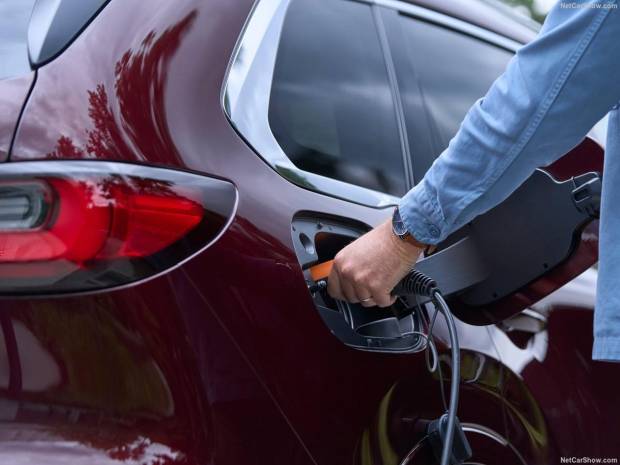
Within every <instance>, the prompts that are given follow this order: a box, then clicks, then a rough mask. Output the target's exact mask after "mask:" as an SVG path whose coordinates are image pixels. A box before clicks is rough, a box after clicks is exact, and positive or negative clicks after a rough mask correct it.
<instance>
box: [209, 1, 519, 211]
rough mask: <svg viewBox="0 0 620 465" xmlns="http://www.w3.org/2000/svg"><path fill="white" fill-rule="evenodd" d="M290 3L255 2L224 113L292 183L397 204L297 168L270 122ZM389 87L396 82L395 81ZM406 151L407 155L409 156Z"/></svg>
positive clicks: (446, 21)
mask: <svg viewBox="0 0 620 465" xmlns="http://www.w3.org/2000/svg"><path fill="white" fill-rule="evenodd" d="M290 1H291V0H257V1H256V2H255V3H254V6H253V8H252V11H251V12H250V15H249V17H248V19H247V20H246V23H245V25H244V27H243V30H242V32H241V35H240V37H239V39H238V41H237V44H236V46H235V49H234V52H233V54H232V57H231V60H230V63H229V65H228V69H227V71H226V75H225V78H224V84H223V87H222V93H221V105H222V108H223V110H224V114H225V115H226V117H227V118H228V120H229V122H230V123H231V125H232V126H233V128H234V129H235V130H236V131H237V132H238V133H239V135H240V136H241V137H242V138H243V139H244V140H245V141H246V142H247V143H248V144H249V145H250V146H251V147H252V149H253V150H254V151H255V152H256V153H257V154H258V155H259V156H260V157H261V158H263V160H265V162H267V164H268V165H270V166H271V167H272V168H273V169H274V170H275V171H276V172H277V173H279V174H280V175H281V176H282V177H284V178H285V179H287V180H288V181H290V182H292V183H294V184H296V185H298V186H300V187H303V188H306V189H309V190H312V191H314V192H318V193H321V194H325V195H328V196H330V197H336V198H339V199H342V200H346V201H350V202H354V203H357V204H361V205H366V206H369V207H374V208H385V207H389V206H394V205H397V204H398V201H399V198H398V197H396V196H394V195H391V194H387V193H383V192H379V191H375V190H372V189H368V188H366V187H361V186H358V185H355V184H351V183H347V182H344V181H339V180H337V179H333V178H328V177H326V176H322V175H319V174H316V173H312V172H309V171H305V170H302V169H300V168H298V167H297V166H295V164H294V163H293V162H292V161H291V160H290V159H289V158H288V156H287V155H286V154H285V153H284V151H283V150H282V148H281V147H280V145H279V144H278V142H277V140H276V138H275V136H274V135H273V132H272V130H271V127H270V125H269V100H270V96H271V86H272V82H273V74H274V70H275V63H276V57H277V52H278V44H279V42H280V36H281V32H282V28H283V25H284V19H285V16H286V11H287V9H288V5H289V4H290ZM341 1H344V0H341ZM356 1H358V2H360V3H365V4H369V5H370V6H373V5H377V6H381V7H386V8H390V9H395V10H397V11H399V12H401V13H405V14H407V15H410V16H414V17H416V18H420V19H423V20H426V21H430V22H433V23H437V24H439V25H441V26H444V27H449V28H452V29H456V30H458V31H460V32H464V33H466V34H468V35H472V36H474V37H478V38H480V39H482V40H485V41H487V42H490V43H492V44H495V45H498V46H500V47H502V48H506V49H508V50H511V51H516V50H517V49H518V48H519V47H520V46H521V45H522V44H519V43H518V42H516V41H514V40H512V39H508V38H506V37H504V36H501V35H499V34H496V33H494V32H491V31H488V30H486V29H483V28H481V27H478V26H474V25H472V24H470V23H467V22H465V21H462V20H459V19H456V18H452V17H450V16H448V15H445V14H442V13H437V12H435V11H432V10H428V9H426V8H422V7H419V6H417V5H412V4H409V3H404V2H402V1H400V0H356ZM384 55H385V52H384ZM385 59H386V57H385V56H384V60H385ZM390 86H392V83H391V82H390ZM397 104H398V102H396V101H394V105H397ZM405 137H406V134H405ZM401 138H402V135H401ZM401 144H402V140H401ZM402 155H403V156H405V154H402ZM404 175H405V177H406V179H407V182H409V174H408V173H407V172H406V171H405V173H404Z"/></svg>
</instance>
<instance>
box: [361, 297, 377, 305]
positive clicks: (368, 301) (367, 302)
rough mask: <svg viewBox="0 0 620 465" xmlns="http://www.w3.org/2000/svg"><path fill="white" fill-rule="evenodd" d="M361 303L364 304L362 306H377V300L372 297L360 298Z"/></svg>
mask: <svg viewBox="0 0 620 465" xmlns="http://www.w3.org/2000/svg"><path fill="white" fill-rule="evenodd" d="M360 304H362V307H376V306H377V303H376V302H375V300H374V299H373V298H372V297H371V298H369V299H368V300H365V299H364V300H360Z"/></svg>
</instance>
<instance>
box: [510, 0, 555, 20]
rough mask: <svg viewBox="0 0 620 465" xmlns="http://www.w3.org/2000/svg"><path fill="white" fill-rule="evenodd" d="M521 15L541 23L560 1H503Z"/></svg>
mask: <svg viewBox="0 0 620 465" xmlns="http://www.w3.org/2000/svg"><path fill="white" fill-rule="evenodd" d="M501 1H502V3H505V4H507V5H508V6H510V7H511V8H513V9H515V10H516V11H518V12H519V13H521V14H523V15H525V16H528V17H530V18H532V19H534V20H536V21H538V22H540V23H542V22H543V21H544V19H545V16H546V15H547V13H549V10H550V9H551V7H553V5H554V4H555V3H556V2H557V1H559V0H501Z"/></svg>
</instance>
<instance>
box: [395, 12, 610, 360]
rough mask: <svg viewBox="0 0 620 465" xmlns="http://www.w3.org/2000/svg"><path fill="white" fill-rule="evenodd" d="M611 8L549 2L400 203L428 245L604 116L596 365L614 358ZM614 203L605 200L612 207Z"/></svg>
mask: <svg viewBox="0 0 620 465" xmlns="http://www.w3.org/2000/svg"><path fill="white" fill-rule="evenodd" d="M618 101H620V8H618V4H617V0H591V1H586V0H582V1H577V2H574V1H572V0H571V1H570V2H569V1H568V0H567V2H566V3H563V2H559V3H558V4H557V5H556V6H555V8H554V9H553V10H552V11H551V12H550V13H549V16H548V17H547V20H546V21H545V23H544V25H543V27H542V29H541V32H540V34H539V36H538V37H537V38H536V39H535V40H534V41H532V42H531V43H529V44H528V45H526V46H524V47H522V48H521V49H520V50H519V51H518V52H517V54H516V55H515V56H514V58H513V59H512V60H511V62H510V63H509V65H508V67H507V69H506V71H505V72H504V74H503V75H502V76H500V77H499V78H498V79H497V80H496V81H495V83H494V84H493V85H492V86H491V88H490V90H489V91H488V93H487V95H486V96H485V97H484V98H482V99H481V100H479V101H478V102H477V103H476V104H475V105H474V106H473V107H472V108H471V109H470V110H469V112H468V114H467V116H466V117H465V120H464V121H463V123H462V125H461V128H460V129H459V131H458V133H457V134H456V136H455V137H454V138H453V139H452V141H451V142H450V144H449V146H448V148H447V149H446V150H445V151H444V152H443V153H442V154H441V155H440V156H439V157H438V158H437V160H436V161H435V163H434V164H433V165H432V167H431V168H430V170H429V171H428V172H427V173H426V176H425V177H424V179H423V180H422V181H421V182H420V183H419V184H418V185H416V186H415V187H414V188H413V189H412V190H411V191H410V192H408V193H407V194H406V195H405V197H403V199H402V200H401V202H400V205H399V210H400V213H401V216H402V218H403V221H404V222H405V224H406V225H407V227H408V228H409V230H410V232H411V233H412V234H413V235H414V237H416V238H417V239H418V240H420V241H422V242H426V243H429V244H436V243H438V242H440V241H441V240H443V239H444V238H446V236H448V235H449V234H450V233H451V232H453V231H455V230H456V229H458V228H460V227H461V226H463V225H464V224H466V223H468V222H469V221H471V220H472V219H473V218H474V217H476V216H477V215H479V214H481V213H483V212H485V211H487V210H489V209H491V208H492V207H494V206H495V205H497V204H498V203H500V202H501V201H502V200H504V199H505V198H506V197H508V196H509V195H510V194H511V193H512V192H513V191H514V190H515V189H516V188H517V187H518V186H519V185H520V184H521V183H523V182H524V181H525V180H526V179H527V178H528V177H529V176H530V175H531V174H532V173H533V171H534V170H535V169H536V168H537V167H539V166H544V165H548V164H550V163H551V162H553V161H555V160H556V159H558V158H560V157H561V156H562V155H564V154H565V153H567V152H568V151H570V150H571V149H572V148H573V147H575V146H576V145H577V144H578V143H579V142H580V141H581V140H582V139H583V138H584V137H585V136H586V134H587V133H588V131H589V130H590V129H591V128H592V127H593V126H594V125H595V124H596V123H597V122H598V121H599V120H601V119H602V118H603V117H604V116H605V115H606V114H607V113H608V112H610V111H611V113H610V119H609V128H608V141H607V153H606V156H605V166H604V170H605V175H604V177H603V178H604V179H603V199H602V205H601V221H600V242H599V247H600V263H599V280H598V288H597V304H596V309H595V316H594V335H595V338H594V351H593V358H594V359H596V360H615V361H620V282H619V281H620V241H619V240H616V241H614V236H615V235H620V153H619V152H620V114H618V111H619V110H618V109H617V108H615V105H616V103H617V102H618ZM614 200H615V202H614Z"/></svg>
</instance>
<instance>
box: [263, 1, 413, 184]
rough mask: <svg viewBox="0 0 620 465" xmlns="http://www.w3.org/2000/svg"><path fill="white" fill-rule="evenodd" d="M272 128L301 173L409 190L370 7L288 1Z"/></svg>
mask: <svg viewBox="0 0 620 465" xmlns="http://www.w3.org/2000/svg"><path fill="white" fill-rule="evenodd" d="M269 122H270V126H271V128H272V131H273V134H274V136H275V137H276V139H277V141H278V143H279V144H280V146H281V147H282V149H283V150H284V152H285V153H286V154H287V155H288V156H289V157H290V159H291V161H292V162H293V163H294V164H295V165H296V166H297V167H299V168H301V169H303V170H306V171H310V172H313V173H317V174H321V175H324V176H327V177H330V178H335V179H338V180H341V181H345V182H348V183H353V184H357V185H360V186H363V187H368V188H370V189H375V190H378V191H382V192H387V193H390V194H395V195H402V194H403V193H404V192H405V190H406V181H405V174H404V165H403V156H402V151H401V144H400V140H399V132H398V127H397V123H396V116H395V110H394V103H393V100H392V94H391V91H390V85H389V81H388V75H387V70H386V65H385V61H384V58H383V54H382V51H381V46H380V43H379V38H378V35H377V32H376V28H375V25H374V20H373V16H372V12H371V9H370V8H369V7H368V6H367V5H364V4H360V3H355V2H352V1H347V0H293V1H292V2H291V5H290V6H289V9H288V12H287V16H286V19H285V23H284V27H283V30H282V36H281V40H280V45H279V49H278V55H277V59H276V66H275V71H274V80H273V86H272V89H271V100H270V105H269Z"/></svg>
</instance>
